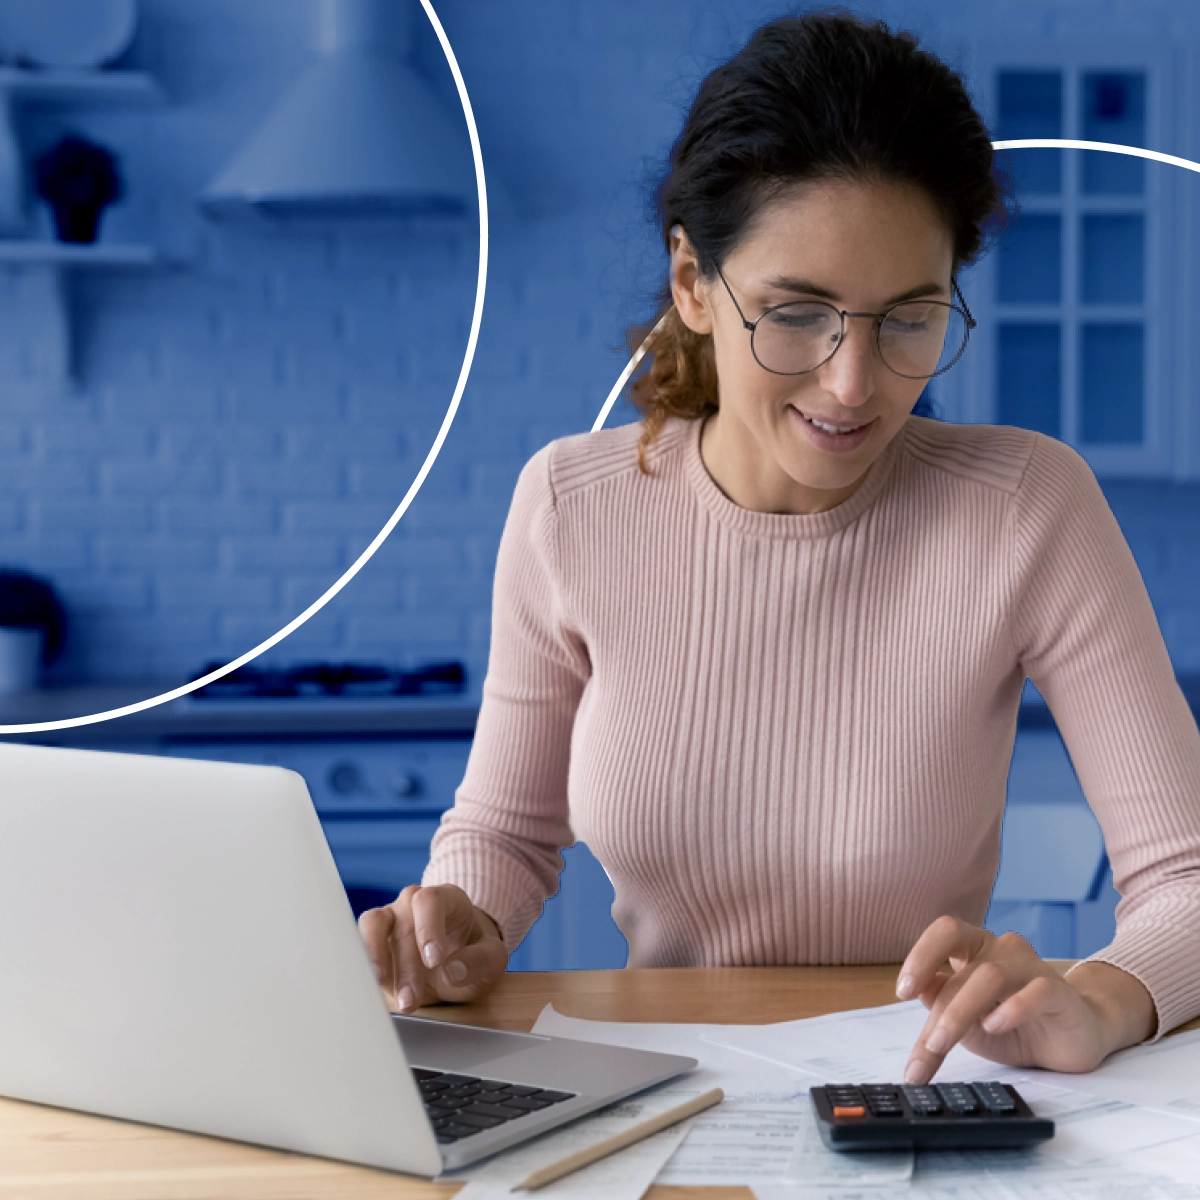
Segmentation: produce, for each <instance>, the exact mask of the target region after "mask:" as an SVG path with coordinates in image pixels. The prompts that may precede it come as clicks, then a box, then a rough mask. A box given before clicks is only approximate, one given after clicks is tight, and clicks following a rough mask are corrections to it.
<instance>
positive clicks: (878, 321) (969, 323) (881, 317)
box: [713, 263, 978, 379]
mask: <svg viewBox="0 0 1200 1200" xmlns="http://www.w3.org/2000/svg"><path fill="white" fill-rule="evenodd" d="M713 265H714V266H716V268H717V274H718V275H720V276H721V282H722V283H723V284H725V290H726V291H727V292H728V293H729V298H730V300H732V301H733V307H734V308H736V309H737V315H738V316H739V317H741V319H742V325H743V326H744V327H745V328H746V329H748V330H749V331H750V353H751V354H753V355H754V361H755V362H756V363H758V365H759V366H760V367H762V369H763V370H764V371H769V372H770V373H771V374H772V375H808V374H809V373H810V372H812V371H816V370H819V369H820V368H821V367H823V366H824V365H825V364H826V363H827V362H828V361H829V360H830V359H831V358H832V357H833V356H834V355H835V354H836V353H837V352H838V350H839V349H840V348H841V345H842V343H843V342H844V341H845V340H846V318H847V317H870V318H871V319H872V320H873V321H874V322H875V349H876V351H877V352H878V354H879V361H880V362H882V363H883V365H884V366H885V367H887V369H888V370H889V371H891V372H892V374H893V375H899V376H900V378H901V379H933V378H935V377H936V376H938V375H944V374H945V373H946V372H947V371H948V370H950V368H951V367H952V366H954V364H955V363H956V362H958V360H959V359H960V358H962V356H963V352H964V351H965V350H966V348H967V342H968V341H969V340H970V337H971V330H972V329H974V328H975V327H976V325H977V324H978V322H977V321H976V320H975V318H974V317H973V316H971V310H970V309H969V308H967V302H966V299H965V298H964V297H963V294H962V292H960V291H959V290H958V281H957V280H956V279H954V280H951V281H950V286H951V287H952V288H953V289H954V295H955V296H957V297H958V299H959V300H960V301H962V305H961V307H960V306H959V305H957V304H949V303H947V301H945V300H926V301H925V303H926V304H941V305H943V306H944V307H946V308H952V309H953V310H954V311H955V312H957V313H960V314H961V315H962V317H963V320H964V321H966V329H965V331H964V333H963V341H962V345H961V346H960V347H959V348H958V353H957V354H956V355H955V356H954V357H953V358H952V359H951V360H950V361H949V362H948V363H947V364H946V365H945V366H944V367H939V368H938V369H937V370H936V371H934V372H933V374H932V375H905V374H904V373H903V372H901V371H897V370H896V369H895V368H894V367H892V366H891V365H890V364H889V363H888V361H887V359H886V358H884V357H883V351H882V350H881V349H880V347H879V329H880V326H881V325H882V324H883V323H884V321H886V320H887V318H888V316H889V315H890V314H891V312H892V310H893V309H897V308H899V307H900V306H901V305H903V304H912V303H914V301H912V300H901V301H899V302H897V303H896V304H893V305H892V307H891V308H889V309H888V310H887V312H883V313H869V312H849V311H847V310H846V309H844V308H838V307H837V306H836V305H833V304H827V303H826V302H825V301H824V300H787V301H785V302H784V303H783V304H772V305H771V307H770V308H765V309H763V311H762V312H761V313H759V314H758V316H757V317H755V318H754V320H753V321H750V320H747V318H746V314H745V313H744V312H742V306H741V305H740V304H739V303H738V302H737V297H736V296H735V295H734V294H733V289H732V288H731V287H730V286H729V281H728V280H727V279H726V278H725V275H724V274H723V272H722V271H721V268H720V267H719V266H717V264H716V263H714V264H713ZM794 304H825V306H826V307H827V308H832V309H833V311H834V312H835V313H837V315H838V318H839V320H840V321H841V325H840V326H839V329H838V340H837V345H836V346H834V348H833V349H832V350H830V352H829V353H828V354H827V355H826V356H825V357H824V358H823V359H821V361H820V362H819V363H817V364H816V366H814V367H806V368H805V369H804V370H803V371H776V370H773V369H772V368H771V367H768V366H767V365H766V364H765V363H764V362H763V361H762V359H761V358H759V357H758V353H757V351H756V350H755V349H754V331H755V329H756V328H757V326H758V323H759V321H761V320H762V319H763V317H765V316H768V315H769V314H770V313H773V312H775V311H776V310H777V309H780V308H790V307H791V306H792V305H794Z"/></svg>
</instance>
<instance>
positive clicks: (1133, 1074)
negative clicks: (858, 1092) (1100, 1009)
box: [701, 1000, 1200, 1200]
mask: <svg viewBox="0 0 1200 1200" xmlns="http://www.w3.org/2000/svg"><path fill="white" fill-rule="evenodd" d="M927 1014H928V1010H927V1009H926V1008H925V1006H924V1005H923V1004H922V1003H921V1002H920V1001H919V1000H916V1001H909V1002H907V1003H898V1004H888V1005H883V1006H881V1007H878V1008H869V1009H859V1010H853V1011H850V1012H845V1013H832V1014H829V1015H828V1016H824V1017H816V1018H811V1019H807V1020H801V1021H790V1022H781V1023H779V1024H775V1025H759V1026H715V1027H713V1026H710V1027H709V1028H708V1030H707V1031H706V1032H705V1033H703V1034H702V1035H701V1036H702V1039H703V1040H706V1041H712V1042H714V1043H715V1044H718V1045H720V1046H722V1047H723V1048H725V1049H737V1050H739V1051H741V1052H742V1053H745V1054H746V1055H747V1056H748V1057H754V1058H756V1059H757V1060H758V1061H759V1062H762V1063H764V1064H770V1065H786V1066H787V1067H788V1068H789V1069H792V1070H797V1071H807V1072H809V1073H810V1075H811V1081H812V1083H817V1082H821V1083H864V1082H878V1083H885V1082H897V1081H899V1080H900V1079H901V1078H902V1077H903V1070H904V1066H905V1064H906V1063H907V1061H908V1056H909V1054H910V1053H911V1050H912V1047H913V1045H914V1044H915V1042H916V1039H917V1037H918V1036H919V1035H920V1032H921V1030H922V1028H923V1027H924V1024H925V1019H926V1016H927ZM1178 1036H1179V1037H1186V1038H1191V1035H1178ZM1171 1040H1177V1039H1171ZM1195 1041H1196V1042H1197V1043H1200V1038H1196V1039H1195ZM1163 1045H1164V1044H1163V1043H1157V1044H1156V1045H1155V1046H1153V1047H1134V1048H1132V1050H1131V1051H1126V1052H1123V1054H1122V1055H1118V1056H1114V1059H1113V1060H1112V1061H1113V1066H1114V1068H1115V1069H1113V1070H1112V1071H1111V1072H1108V1071H1106V1070H1105V1068H1104V1067H1102V1068H1101V1069H1100V1070H1099V1071H1097V1072H1094V1073H1093V1074H1092V1075H1088V1076H1079V1075H1063V1074H1057V1073H1053V1072H1047V1071H1040V1070H1037V1069H1032V1068H1013V1067H1006V1066H1003V1065H1001V1064H999V1063H994V1062H992V1061H990V1060H989V1059H984V1058H980V1057H979V1056H978V1055H975V1054H971V1053H970V1052H969V1051H967V1050H964V1049H963V1048H962V1047H960V1046H959V1047H955V1048H954V1049H953V1050H952V1051H951V1053H950V1054H949V1055H947V1057H946V1061H945V1063H944V1064H943V1066H942V1068H941V1069H940V1070H939V1072H938V1076H937V1077H938V1078H940V1079H946V1080H964V1079H965V1080H970V1079H983V1078H988V1079H1000V1080H1004V1081H1007V1082H1009V1083H1012V1084H1013V1085H1014V1086H1016V1087H1017V1088H1018V1090H1019V1091H1020V1092H1021V1094H1022V1095H1023V1096H1024V1097H1025V1098H1026V1100H1027V1101H1028V1102H1029V1104H1030V1105H1031V1107H1032V1108H1033V1109H1034V1111H1035V1112H1037V1113H1039V1114H1042V1115H1045V1116H1047V1117H1050V1118H1051V1119H1053V1120H1054V1122H1055V1136H1054V1138H1053V1139H1051V1140H1050V1141H1049V1142H1046V1143H1044V1144H1042V1145H1040V1146H1038V1147H1035V1148H1032V1149H1031V1150H1029V1151H1020V1152H1015V1153H1014V1152H1012V1151H993V1152H990V1153H987V1152H961V1151H960V1152H955V1153H953V1154H936V1155H935V1154H928V1153H923V1154H918V1156H917V1166H916V1170H915V1173H914V1176H913V1184H912V1188H913V1189H915V1190H914V1191H913V1195H914V1197H916V1196H917V1195H918V1194H924V1193H925V1192H928V1191H930V1189H933V1188H935V1187H936V1188H938V1189H941V1191H940V1192H939V1193H938V1194H939V1195H941V1194H942V1192H945V1191H946V1189H952V1190H953V1191H954V1192H955V1194H958V1193H959V1192H961V1190H962V1189H963V1188H973V1189H978V1188H985V1189H990V1190H988V1191H986V1194H987V1195H994V1196H997V1197H1002V1196H1010V1195H1021V1196H1023V1195H1025V1194H1026V1193H1025V1191H1019V1192H1018V1191H1015V1190H1014V1189H1016V1188H1018V1187H1020V1188H1021V1189H1027V1188H1033V1187H1034V1186H1035V1185H1036V1187H1037V1189H1038V1190H1037V1191H1030V1192H1029V1193H1028V1194H1029V1195H1031V1196H1037V1197H1041V1196H1046V1197H1050V1196H1058V1195H1062V1196H1068V1195H1071V1194H1072V1193H1071V1192H1069V1191H1068V1192H1061V1193H1056V1192H1054V1191H1052V1190H1048V1189H1051V1188H1052V1187H1055V1186H1060V1185H1061V1186H1065V1184H1063V1180H1065V1179H1066V1178H1067V1175H1066V1174H1065V1172H1071V1174H1070V1187H1071V1188H1074V1189H1075V1190H1080V1189H1083V1188H1084V1183H1085V1180H1088V1179H1093V1180H1094V1182H1095V1186H1096V1188H1101V1187H1102V1185H1103V1183H1104V1182H1105V1181H1106V1180H1107V1181H1109V1182H1112V1183H1113V1186H1114V1187H1116V1186H1117V1184H1116V1182H1115V1181H1116V1180H1117V1177H1118V1175H1120V1176H1121V1177H1122V1178H1124V1179H1125V1181H1126V1183H1128V1186H1129V1187H1130V1188H1135V1189H1136V1188H1140V1187H1142V1186H1143V1185H1144V1186H1145V1187H1146V1188H1147V1189H1151V1188H1158V1189H1160V1190H1161V1189H1164V1188H1168V1187H1170V1188H1176V1189H1178V1188H1184V1189H1185V1190H1184V1191H1180V1192H1179V1193H1178V1194H1179V1195H1181V1196H1182V1195H1188V1196H1192V1195H1194V1196H1196V1197H1197V1200H1200V1186H1197V1188H1196V1191H1195V1192H1190V1191H1187V1190H1186V1189H1187V1188H1189V1187H1191V1186H1192V1185H1193V1184H1196V1185H1200V1136H1197V1128H1196V1124H1197V1122H1196V1120H1195V1119H1194V1117H1193V1116H1192V1115H1191V1113H1190V1111H1189V1116H1188V1117H1184V1116H1181V1115H1179V1112H1180V1111H1183V1110H1184V1109H1185V1107H1186V1106H1185V1104H1184V1103H1183V1102H1184V1101H1186V1099H1187V1098H1188V1097H1189V1096H1190V1095H1191V1094H1193V1093H1194V1092H1195V1091H1197V1090H1200V1084H1198V1083H1197V1082H1196V1081H1197V1080H1198V1079H1200V1074H1193V1073H1192V1072H1193V1071H1198V1072H1200V1058H1197V1059H1194V1060H1193V1059H1192V1057H1191V1055H1192V1054H1193V1050H1192V1046H1191V1045H1190V1044H1188V1043H1183V1044H1180V1045H1179V1047H1178V1049H1180V1050H1181V1051H1184V1053H1181V1054H1179V1055H1178V1056H1173V1055H1171V1054H1170V1051H1171V1050H1174V1049H1175V1047H1166V1048H1164V1049H1161V1050H1160V1047H1163ZM1198 1048H1200V1047H1198ZM1156 1052H1157V1053H1156ZM1122 1058H1124V1059H1125V1060H1126V1061H1125V1062H1124V1063H1121V1062H1118V1061H1117V1060H1119V1059H1122ZM1139 1058H1141V1059H1142V1060H1143V1061H1139ZM1168 1062H1170V1063H1171V1066H1170V1067H1168V1066H1167V1065H1166V1064H1167V1063H1168ZM1135 1079H1136V1080H1137V1081H1138V1082H1139V1084H1140V1087H1141V1090H1140V1091H1138V1089H1135V1088H1133V1087H1129V1088H1126V1087H1125V1086H1124V1085H1125V1084H1127V1083H1130V1082H1131V1081H1132V1080H1135ZM1084 1080H1087V1081H1089V1082H1088V1083H1086V1084H1085V1083H1083V1082H1082V1081H1084ZM1156 1080H1161V1081H1163V1082H1167V1081H1170V1082H1171V1083H1172V1084H1173V1086H1172V1087H1170V1088H1168V1089H1167V1090H1166V1091H1165V1092H1163V1091H1160V1092H1159V1093H1158V1096H1159V1100H1160V1101H1161V1100H1162V1099H1163V1097H1164V1096H1167V1097H1168V1098H1169V1099H1170V1100H1173V1101H1177V1102H1179V1104H1178V1107H1174V1108H1173V1107H1171V1106H1170V1104H1162V1103H1160V1105H1159V1106H1158V1110H1157V1111H1156V1110H1155V1109H1153V1108H1151V1107H1150V1106H1148V1105H1145V1104H1141V1103H1136V1102H1134V1095H1135V1094H1136V1095H1139V1096H1140V1095H1145V1096H1147V1097H1150V1096H1152V1095H1153V1088H1154V1085H1155V1082H1156ZM1151 1177H1154V1178H1153V1180H1152V1179H1151ZM1055 1181H1057V1182H1055ZM1089 1186H1090V1185H1089ZM1121 1186H1125V1184H1121ZM997 1189H1007V1190H997ZM757 1190H758V1192H759V1193H760V1200H784V1198H785V1197H786V1196H787V1195H788V1194H789V1193H788V1192H787V1190H786V1189H785V1188H784V1187H783V1185H782V1183H780V1186H779V1187H778V1188H775V1189H774V1190H770V1191H769V1193H768V1189H766V1188H760V1189H757ZM793 1191H795V1189H793ZM795 1194H796V1195H797V1196H799V1195H802V1194H804V1193H801V1192H799V1191H795ZM962 1194H963V1195H964V1196H965V1195H967V1194H969V1193H967V1192H962ZM980 1194H981V1195H982V1194H985V1193H980ZM1080 1194H1081V1195H1084V1194H1087V1195H1090V1194H1091V1193H1085V1192H1083V1191H1081V1193H1080ZM1100 1194H1102V1193H1100V1192H1098V1193H1097V1195H1100ZM1114 1194H1117V1193H1115V1192H1114ZM1145 1194H1146V1195H1151V1194H1154V1193H1153V1191H1152V1190H1147V1191H1146V1192H1145ZM829 1195H830V1196H831V1197H832V1196H835V1195H839V1198H840V1194H839V1193H836V1192H833V1191H830V1192H829Z"/></svg>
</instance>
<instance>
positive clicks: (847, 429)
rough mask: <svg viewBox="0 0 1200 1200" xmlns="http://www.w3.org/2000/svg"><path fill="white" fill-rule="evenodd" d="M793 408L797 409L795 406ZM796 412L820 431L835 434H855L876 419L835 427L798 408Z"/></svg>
mask: <svg viewBox="0 0 1200 1200" xmlns="http://www.w3.org/2000/svg"><path fill="white" fill-rule="evenodd" d="M792 407H793V408H795V405H793V406H792ZM796 412H798V413H799V414H800V415H801V416H802V417H803V418H804V419H805V420H806V421H807V422H808V423H809V424H810V425H815V426H816V427H817V428H818V429H823V430H824V431H825V432H826V433H833V434H846V433H853V432H854V431H855V430H856V429H862V428H863V426H864V425H870V424H871V421H873V420H874V419H875V418H874V417H872V418H871V421H860V422H859V423H858V424H857V425H835V424H833V423H831V422H828V421H822V420H821V419H820V418H819V417H810V416H809V415H808V413H806V412H804V411H803V410H802V409H799V408H797V409H796Z"/></svg>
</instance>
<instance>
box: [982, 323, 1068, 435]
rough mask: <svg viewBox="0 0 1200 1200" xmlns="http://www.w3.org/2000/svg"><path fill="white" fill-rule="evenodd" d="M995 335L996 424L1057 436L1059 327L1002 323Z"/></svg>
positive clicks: (1059, 393)
mask: <svg viewBox="0 0 1200 1200" xmlns="http://www.w3.org/2000/svg"><path fill="white" fill-rule="evenodd" d="M997 334H998V341H997V355H998V373H999V378H998V380H997V382H998V387H997V394H998V396H999V404H998V409H999V412H998V416H997V419H998V421H999V423H1000V424H1001V425H1020V426H1021V427H1022V428H1024V429H1036V430H1038V431H1039V432H1040V433H1046V434H1049V435H1050V436H1051V437H1061V436H1062V433H1061V431H1062V416H1061V409H1062V403H1061V394H1062V393H1061V386H1060V378H1061V370H1060V365H1061V360H1062V329H1061V327H1060V326H1059V325H1058V324H1042V325H1032V324H1024V323H1020V324H1018V323H1016V322H1012V323H1002V324H1001V325H1000V327H999V329H998V330H997Z"/></svg>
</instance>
